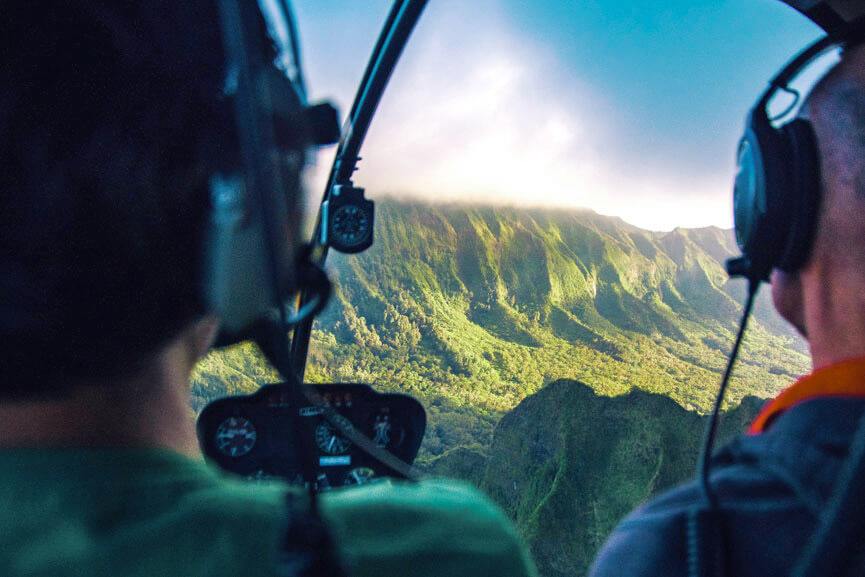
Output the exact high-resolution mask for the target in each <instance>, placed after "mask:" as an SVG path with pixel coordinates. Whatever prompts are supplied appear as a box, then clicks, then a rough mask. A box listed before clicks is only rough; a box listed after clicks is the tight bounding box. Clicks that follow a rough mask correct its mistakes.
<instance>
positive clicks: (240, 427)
mask: <svg viewBox="0 0 865 577" xmlns="http://www.w3.org/2000/svg"><path fill="white" fill-rule="evenodd" d="M257 438H258V433H257V432H256V431H255V426H253V424H252V422H251V421H250V420H249V419H245V418H243V417H229V418H227V419H225V420H224V421H222V423H220V424H219V427H217V429H216V448H217V449H219V452H220V453H222V454H223V455H228V456H229V457H235V458H237V457H242V456H244V455H246V454H248V453H249V452H250V451H251V450H252V448H253V447H254V446H255V441H256V439H257Z"/></svg>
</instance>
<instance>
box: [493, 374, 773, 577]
mask: <svg viewBox="0 0 865 577" xmlns="http://www.w3.org/2000/svg"><path fill="white" fill-rule="evenodd" d="M761 403H762V401H761V400H759V399H756V398H753V397H748V398H746V399H745V400H744V401H743V402H742V404H741V405H740V406H738V407H737V408H735V409H733V410H732V411H730V412H728V413H726V414H725V415H724V418H723V421H722V428H721V437H722V439H723V438H724V437H729V436H730V435H732V434H734V433H736V432H739V431H742V430H743V429H744V428H745V427H746V426H747V423H748V422H750V420H751V419H752V418H753V417H754V416H755V415H756V413H757V412H758V410H759V407H760V405H761ZM705 421H706V417H703V416H701V415H698V414H696V413H693V412H689V411H686V410H685V409H683V408H682V407H681V406H680V405H678V404H676V403H675V402H674V401H672V400H671V399H669V398H668V397H666V396H663V395H657V394H652V393H646V392H643V391H633V392H631V393H629V394H626V395H622V396H618V397H603V396H599V395H597V394H596V393H595V392H594V391H593V390H592V389H591V388H589V387H588V386H586V385H583V384H582V383H578V382H575V381H558V382H555V383H552V384H550V385H549V386H547V387H545V388H544V389H542V390H541V391H540V392H538V393H537V394H535V395H532V396H530V397H528V398H526V399H525V400H524V401H523V402H522V403H520V404H519V406H517V407H516V408H515V409H514V410H513V411H511V412H510V413H508V414H507V415H505V416H504V417H503V418H502V420H501V422H500V423H499V426H498V427H497V429H496V432H495V436H494V439H493V443H492V446H491V448H490V457H489V460H488V462H487V466H486V472H485V475H484V478H483V482H482V487H483V488H484V489H486V490H487V491H488V492H489V493H490V494H491V495H492V496H493V498H494V499H496V500H497V501H498V502H499V503H500V504H501V505H502V506H503V507H504V508H505V510H506V511H507V512H508V513H509V514H510V515H511V516H512V517H513V518H514V519H515V520H516V522H517V524H518V525H519V526H520V528H521V529H522V531H523V533H524V534H525V535H526V536H527V538H528V539H529V542H530V544H531V547H532V552H533V554H534V556H535V559H536V561H537V563H538V566H539V568H540V569H541V574H542V575H544V577H558V576H560V575H561V576H565V575H569V576H573V575H581V574H584V573H585V571H586V570H587V568H588V566H589V564H590V563H591V560H592V558H593V557H594V555H595V553H596V551H597V549H598V547H600V545H601V544H602V543H603V541H604V539H605V538H606V536H607V535H608V534H609V532H610V531H611V530H612V529H613V527H614V526H615V525H616V523H617V522H618V521H619V520H620V519H621V518H622V517H623V516H624V515H625V514H627V513H628V512H629V511H630V510H632V509H633V508H634V507H635V506H637V505H638V504H639V503H641V502H643V501H645V500H646V499H648V498H649V497H651V496H652V495H654V494H657V493H658V492H660V491H662V490H664V489H666V488H669V487H671V486H673V485H675V484H677V483H680V482H682V481H684V480H686V479H688V478H690V477H691V476H692V475H693V472H694V469H695V465H696V460H697V453H698V451H699V445H700V440H701V438H702V431H703V426H704V424H705Z"/></svg>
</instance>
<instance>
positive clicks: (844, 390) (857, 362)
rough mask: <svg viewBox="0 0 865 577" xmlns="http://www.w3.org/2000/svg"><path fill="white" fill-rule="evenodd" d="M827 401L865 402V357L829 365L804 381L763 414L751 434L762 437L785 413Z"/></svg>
mask: <svg viewBox="0 0 865 577" xmlns="http://www.w3.org/2000/svg"><path fill="white" fill-rule="evenodd" d="M825 397H852V398H865V357H863V358H859V359H851V360H848V361H842V362H840V363H836V364H834V365H829V366H828V367H823V368H821V369H817V370H815V371H813V372H812V373H811V374H809V375H806V376H804V377H802V378H801V379H799V380H798V381H796V382H795V383H793V384H792V385H791V386H790V387H788V388H787V389H785V390H784V391H782V392H781V394H780V395H778V396H777V397H775V398H774V399H773V400H772V401H770V402H769V403H768V404H767V405H766V406H765V407H764V408H763V410H762V411H760V414H759V415H757V418H756V419H754V422H753V423H751V426H750V427H749V428H748V434H749V435H759V434H760V433H762V432H764V431H765V430H766V429H767V428H768V427H769V425H770V424H771V422H772V421H773V420H774V419H775V418H776V417H777V416H778V415H780V414H781V413H783V412H785V411H787V410H788V409H790V408H792V407H794V406H796V405H798V404H800V403H804V402H806V401H810V400H813V399H818V398H825Z"/></svg>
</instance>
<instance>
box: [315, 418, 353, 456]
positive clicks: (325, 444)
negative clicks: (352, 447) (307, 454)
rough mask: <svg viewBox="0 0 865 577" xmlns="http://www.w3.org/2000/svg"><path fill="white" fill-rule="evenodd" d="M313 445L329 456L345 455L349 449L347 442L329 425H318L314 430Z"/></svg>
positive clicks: (324, 423)
mask: <svg viewBox="0 0 865 577" xmlns="http://www.w3.org/2000/svg"><path fill="white" fill-rule="evenodd" d="M315 444H316V445H318V448H319V449H321V450H322V451H324V452H325V453H329V454H331V455H338V454H340V453H345V452H346V451H347V450H348V447H349V444H350V443H349V441H348V439H346V438H345V437H343V436H342V435H340V434H338V433H337V432H336V431H334V430H333V427H332V426H331V424H330V423H327V422H322V423H319V424H318V426H317V427H316V428H315Z"/></svg>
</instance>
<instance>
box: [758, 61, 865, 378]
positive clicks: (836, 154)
mask: <svg viewBox="0 0 865 577" xmlns="http://www.w3.org/2000/svg"><path fill="white" fill-rule="evenodd" d="M802 115H803V116H807V117H808V118H809V119H810V121H811V123H812V125H813V127H814V131H815V133H816V136H817V144H818V150H819V156H820V171H821V198H822V200H821V207H820V213H819V217H818V222H817V230H816V234H815V238H814V244H813V250H812V251H811V254H810V256H809V259H808V262H807V263H806V264H805V266H804V267H803V268H802V269H801V270H800V271H799V272H798V273H797V274H785V273H782V272H780V271H777V270H776V271H775V272H774V274H773V277H772V295H773V299H774V302H775V306H776V308H777V309H778V311H779V312H780V313H781V315H782V316H783V317H784V318H786V319H787V320H788V321H789V322H791V323H792V324H793V325H794V326H795V327H796V328H797V329H798V330H799V332H801V333H802V334H803V335H805V336H806V337H807V338H808V340H809V343H810V345H811V350H812V356H813V357H814V361H815V365H816V366H822V365H825V364H828V363H830V362H835V361H838V360H842V359H844V358H848V357H850V356H859V355H865V46H858V47H855V48H852V49H850V50H848V51H847V52H846V53H845V55H844V56H843V58H842V60H841V61H840V63H838V64H837V65H836V66H835V67H834V68H833V69H832V70H830V71H829V73H828V74H827V75H826V76H825V77H823V78H822V79H821V80H820V82H819V83H818V84H817V85H816V86H815V88H814V89H813V90H812V92H811V94H810V96H809V98H808V101H807V103H806V106H805V107H804V108H803V112H802Z"/></svg>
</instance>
